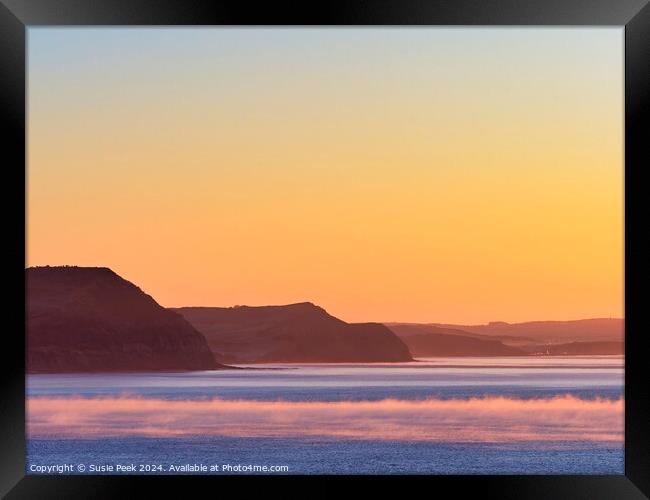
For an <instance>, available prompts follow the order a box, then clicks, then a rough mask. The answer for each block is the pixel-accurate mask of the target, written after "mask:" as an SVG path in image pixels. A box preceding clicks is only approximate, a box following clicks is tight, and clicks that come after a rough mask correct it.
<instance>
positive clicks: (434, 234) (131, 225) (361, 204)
mask: <svg viewBox="0 0 650 500" xmlns="http://www.w3.org/2000/svg"><path fill="white" fill-rule="evenodd" d="M28 43H29V73H28V79H29V88H28V167H27V182H28V193H27V195H28V202H27V233H28V237H27V265H45V264H50V265H58V264H76V265H82V266H95V265H97V266H108V267H111V268H112V269H113V270H115V271H116V272H117V273H119V274H120V275H122V276H123V277H124V278H126V279H128V280H130V281H133V282H134V283H136V284H137V285H138V286H140V287H141V288H143V289H144V290H145V291H146V292H147V293H150V294H151V295H153V296H154V298H155V299H156V300H158V302H159V303H161V304H162V305H164V306H185V305H218V306H229V305H234V304H249V305H262V304H283V303H292V302H301V301H311V302H314V303H317V304H319V305H321V306H322V307H324V308H325V309H327V310H328V311H329V312H330V313H332V314H334V315H336V316H338V317H340V318H342V319H344V320H347V321H369V320H375V321H442V322H456V323H480V322H487V321H491V320H505V321H525V320H535V319H575V318H585V317H602V316H617V317H620V316H623V192H624V190H623V141H622V139H623V121H622V118H623V107H622V103H623V101H622V96H623V87H622V84H623V73H622V68H623V61H622V55H623V31H622V30H621V29H619V28H611V29H610V28H607V29H603V28H598V29H593V28H589V29H587V28H580V29H566V28H562V29H480V28H479V29H477V28H474V29H464V28H463V29H430V28H429V29H198V30H197V29H70V28H66V29H57V28H47V29H45V28H30V29H29V36H28Z"/></svg>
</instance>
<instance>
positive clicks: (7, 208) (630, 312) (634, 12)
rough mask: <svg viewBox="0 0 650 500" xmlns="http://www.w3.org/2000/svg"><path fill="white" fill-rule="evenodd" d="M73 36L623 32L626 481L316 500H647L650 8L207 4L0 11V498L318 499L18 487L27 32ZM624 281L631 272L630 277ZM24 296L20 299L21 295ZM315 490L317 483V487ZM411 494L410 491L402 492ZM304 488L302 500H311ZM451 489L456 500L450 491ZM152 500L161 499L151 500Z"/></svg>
mask: <svg viewBox="0 0 650 500" xmlns="http://www.w3.org/2000/svg"><path fill="white" fill-rule="evenodd" d="M44 25H56V26H71V25H185V26H191V25H204V26H209V25H476V26H478V25H508V26H512V25H524V26H532V25H556V26H578V25H594V26H620V27H621V28H624V30H625V186H626V188H625V264H626V265H625V268H626V272H625V290H626V300H625V320H626V324H627V328H626V339H625V340H626V342H625V356H626V357H625V475H621V476H418V477H417V478H415V477H412V476H397V477H387V476H355V477H346V476H326V478H327V481H326V484H323V485H322V486H320V487H319V489H318V492H319V493H320V494H327V493H330V494H331V493H334V492H337V491H339V488H341V487H346V489H347V487H348V486H349V483H350V482H351V481H354V482H356V483H359V484H358V486H359V487H361V488H366V487H369V486H375V485H376V486H379V487H381V488H385V487H388V486H389V485H390V486H391V487H397V488H400V490H401V489H403V488H404V487H406V486H408V485H410V481H413V480H415V479H417V480H418V481H423V482H424V485H423V486H424V487H426V488H427V490H422V492H424V491H428V492H432V493H431V494H434V495H435V494H437V493H438V492H441V491H443V490H441V488H445V490H446V491H452V492H454V495H455V496H456V495H463V494H468V493H469V494H475V495H478V496H494V497H498V498H501V499H509V498H517V499H520V498H572V499H578V498H589V499H600V498H602V499H614V498H616V499H627V498H629V499H634V498H646V497H647V496H650V446H649V444H650V434H649V432H648V427H649V423H650V411H649V405H648V402H649V399H650V398H649V391H648V380H650V375H649V372H650V370H649V369H648V366H649V365H650V364H649V363H648V362H647V361H646V360H645V356H646V355H647V353H648V351H647V350H645V349H644V342H643V337H644V335H647V331H644V329H643V328H642V323H641V321H642V320H641V313H642V307H643V306H642V301H643V300H644V297H643V296H642V295H640V294H636V293H631V290H637V289H638V290H643V288H641V287H637V286H636V285H637V284H639V285H640V284H642V283H647V281H646V280H645V279H644V278H645V277H646V276H645V275H646V273H645V272H644V269H646V268H647V265H646V266H643V265H641V264H640V262H637V261H639V260H640V259H641V258H642V255H643V251H642V249H643V246H642V245H641V238H642V234H643V233H642V230H641V229H642V228H641V227H639V224H638V223H637V221H639V220H640V215H639V214H640V213H641V210H642V203H643V197H642V195H641V194H640V190H641V189H642V185H641V175H642V171H643V169H644V167H647V166H648V165H650V162H649V161H648V155H647V152H646V144H647V143H648V142H649V141H648V139H649V138H650V132H648V131H650V5H649V4H648V0H454V1H452V0H428V1H424V0H419V1H418V0H401V1H399V0H375V1H367V0H365V1H364V0H357V1H348V2H341V1H319V2H286V3H285V2H270V3H261V2H260V3H259V4H252V3H249V2H245V1H241V2H234V1H232V0H227V1H216V2H213V1H209V0H191V1H189V0H0V102H1V108H0V109H1V114H0V124H1V125H0V126H1V131H2V137H3V139H4V141H3V143H4V147H3V150H2V157H3V162H2V165H3V167H4V168H3V169H2V174H3V181H4V182H3V183H2V186H3V191H4V193H3V196H2V198H1V199H2V201H1V203H2V207H3V212H2V213H3V214H4V225H5V226H8V230H6V231H5V232H4V234H5V242H4V247H5V249H6V250H7V251H8V252H7V254H8V257H7V259H6V260H5V263H6V264H7V265H6V267H5V273H4V274H5V279H4V283H5V290H6V292H7V293H6V294H5V299H4V303H5V309H4V313H5V317H9V318H10V319H11V327H9V326H7V327H6V328H5V331H4V335H3V343H4V344H5V349H3V351H4V356H3V371H4V375H3V377H2V381H1V387H2V389H1V397H0V412H1V413H0V419H1V432H2V439H1V441H0V442H1V445H0V463H1V465H0V494H2V495H5V494H7V498H34V499H36V498H39V499H40V498H90V497H92V498H95V499H98V498H118V497H125V498H130V497H135V496H138V497H145V498H147V497H151V496H153V495H154V494H155V495H162V496H180V495H183V496H185V497H187V496H188V495H194V494H196V495H197V496H198V490H197V486H202V487H203V488H207V491H208V492H211V493H212V494H215V495H216V494H223V492H224V491H225V490H223V489H222V488H223V487H224V486H226V483H228V484H229V486H232V487H239V488H243V490H241V491H246V492H248V493H251V492H252V493H253V494H255V492H256V490H255V489H251V488H250V486H251V484H250V483H249V482H250V481H253V480H255V481H263V482H264V483H265V487H276V486H277V487H279V488H281V489H283V490H284V489H286V488H287V487H289V486H292V487H299V488H302V489H303V492H304V493H310V494H311V493H313V491H314V490H313V489H312V488H313V487H312V486H311V485H309V484H307V483H308V482H311V481H312V480H314V479H315V478H314V476H308V477H282V476H272V477H269V476H265V477H255V478H251V477H250V476H210V477H206V476H200V477H196V476H194V477H189V476H156V477H151V476H119V477H118V476H34V475H28V476H26V475H25V365H24V359H25V356H24V348H25V346H24V335H22V334H21V331H22V332H24V323H25V314H24V311H25V294H24V291H25V277H24V276H25V275H24V269H25V234H26V233H25V221H26V219H25V215H26V214H25V201H26V193H25V160H26V140H27V138H26V134H25V124H26V108H25V106H26V98H25V95H26V94H25V84H26V45H25V42H26V29H27V28H28V27H31V26H44ZM629 270H631V272H628V271H629ZM19 291H22V293H20V292H19ZM318 478H322V476H319V477H318ZM407 481H408V482H409V483H407ZM305 488H308V490H307V489H305ZM449 488H450V489H449ZM154 491H155V493H154Z"/></svg>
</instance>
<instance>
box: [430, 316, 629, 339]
mask: <svg viewBox="0 0 650 500" xmlns="http://www.w3.org/2000/svg"><path fill="white" fill-rule="evenodd" d="M429 325H431V326H436V327H439V328H451V329H457V330H462V331H465V332H468V333H475V334H480V335H489V336H504V335H510V336H516V337H529V338H532V339H535V340H536V341H540V340H541V341H555V342H559V341H565V342H568V341H572V342H573V341H589V342H592V341H615V342H621V341H623V336H624V329H625V320H624V319H622V318H595V319H578V320H572V321H529V322H526V323H505V322H502V321H495V322H492V323H488V324H487V325H452V324H445V323H429Z"/></svg>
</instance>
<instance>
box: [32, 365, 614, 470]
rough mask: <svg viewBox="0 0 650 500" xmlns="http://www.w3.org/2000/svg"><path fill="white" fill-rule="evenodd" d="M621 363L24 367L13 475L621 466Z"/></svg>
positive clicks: (596, 467) (529, 468) (522, 468)
mask: <svg viewBox="0 0 650 500" xmlns="http://www.w3.org/2000/svg"><path fill="white" fill-rule="evenodd" d="M623 389H624V360H623V358H622V357H620V356H566V357H562V356H553V357H521V358H518V357H503V358H497V357H494V358H426V359H418V360H416V361H414V362H409V363H370V364H353V363H344V364H271V365H251V366H240V367H238V369H233V370H218V371H195V372H182V373H128V374H124V373H121V374H56V375H50V374H48V375H45V374H38V375H28V376H27V436H28V439H27V460H26V473H27V474H53V475H56V474H213V475H214V474H263V475H277V474H599V475H600V474H623V473H624V441H623V431H624V427H623V422H624V392H623Z"/></svg>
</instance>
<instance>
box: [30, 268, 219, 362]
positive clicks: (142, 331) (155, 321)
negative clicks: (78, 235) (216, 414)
mask: <svg viewBox="0 0 650 500" xmlns="http://www.w3.org/2000/svg"><path fill="white" fill-rule="evenodd" d="M25 278H26V284H27V370H28V371H29V372H104V371H110V372H115V371H157V370H208V369H215V368H219V367H221V365H219V364H218V363H217V362H216V361H215V359H214V355H213V354H212V352H211V351H210V349H209V347H208V345H207V342H206V340H205V338H204V337H203V335H201V334H200V333H199V332H198V331H197V330H196V329H195V328H194V327H193V326H192V325H190V324H189V323H188V322H187V321H186V320H185V319H184V318H183V317H182V316H181V315H180V314H177V313H175V312H172V311H169V310H167V309H165V308H163V307H162V306H160V305H158V304H157V303H156V301H155V300H154V299H153V298H151V297H150V296H149V295H147V294H145V293H144V292H143V291H142V290H140V289H139V288H138V287H137V286H135V285H134V284H133V283H130V282H128V281H126V280H124V279H122V278H121V277H119V276H118V275H117V274H115V273H114V272H113V271H111V270H110V269H108V268H105V267H32V268H28V269H26V271H25Z"/></svg>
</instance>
